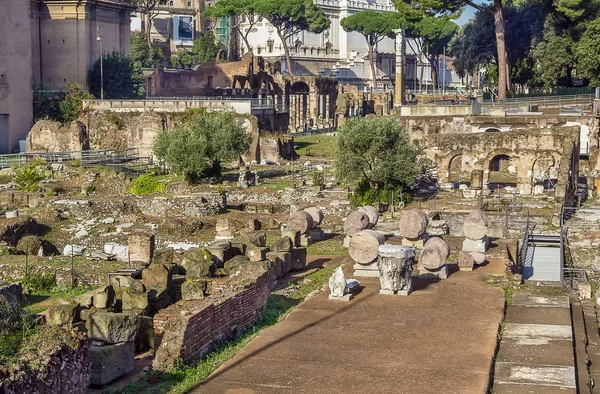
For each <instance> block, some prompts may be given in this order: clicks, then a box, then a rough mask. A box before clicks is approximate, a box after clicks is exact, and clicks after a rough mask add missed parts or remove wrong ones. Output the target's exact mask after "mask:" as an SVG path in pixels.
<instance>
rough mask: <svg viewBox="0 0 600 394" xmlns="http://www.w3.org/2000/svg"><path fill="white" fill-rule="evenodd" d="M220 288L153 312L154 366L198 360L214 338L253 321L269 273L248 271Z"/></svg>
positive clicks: (262, 303)
mask: <svg viewBox="0 0 600 394" xmlns="http://www.w3.org/2000/svg"><path fill="white" fill-rule="evenodd" d="M222 289H223V291H222V293H220V294H214V295H212V296H210V297H207V298H205V299H203V300H196V301H179V302H177V303H176V304H174V305H171V306H170V307H168V308H166V309H163V310H161V311H160V312H159V313H158V314H156V315H155V316H154V346H155V351H156V354H155V358H154V361H153V363H152V366H153V368H154V369H157V370H168V369H170V368H172V367H174V366H175V364H176V362H177V360H178V359H181V360H183V361H184V362H190V361H194V360H198V359H200V358H202V357H203V356H204V355H205V354H206V353H208V352H209V351H210V349H211V347H212V345H213V344H214V343H215V342H216V341H222V340H225V339H227V338H229V337H231V336H232V335H234V334H235V333H236V332H237V331H238V330H240V329H242V328H244V327H247V326H248V325H250V324H252V323H253V322H254V321H256V319H257V318H258V317H259V316H260V313H261V312H262V311H263V309H264V307H265V304H266V302H267V298H268V296H269V292H270V290H269V277H268V273H267V272H262V273H257V274H251V275H249V277H248V279H247V280H244V281H242V282H238V283H237V285H236V286H235V287H231V286H227V284H225V285H224V286H222Z"/></svg>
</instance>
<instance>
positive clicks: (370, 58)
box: [367, 41, 377, 90]
mask: <svg viewBox="0 0 600 394" xmlns="http://www.w3.org/2000/svg"><path fill="white" fill-rule="evenodd" d="M367 43H368V44H369V63H370V64H371V77H372V78H373V90H375V89H377V74H376V73H375V61H374V60H373V45H372V44H371V43H370V42H368V41H367Z"/></svg>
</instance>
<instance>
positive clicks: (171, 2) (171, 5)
mask: <svg viewBox="0 0 600 394" xmlns="http://www.w3.org/2000/svg"><path fill="white" fill-rule="evenodd" d="M174 6H175V5H174V4H173V0H171V1H169V7H171V8H173V7H174Z"/></svg>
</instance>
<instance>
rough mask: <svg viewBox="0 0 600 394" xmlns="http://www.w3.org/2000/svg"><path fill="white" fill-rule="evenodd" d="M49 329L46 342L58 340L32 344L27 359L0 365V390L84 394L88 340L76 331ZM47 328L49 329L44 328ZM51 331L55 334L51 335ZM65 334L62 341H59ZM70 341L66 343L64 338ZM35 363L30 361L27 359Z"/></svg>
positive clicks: (86, 379)
mask: <svg viewBox="0 0 600 394" xmlns="http://www.w3.org/2000/svg"><path fill="white" fill-rule="evenodd" d="M52 330H54V332H49V333H48V335H49V336H48V338H51V339H47V341H48V342H54V343H56V344H58V346H56V347H51V346H50V345H51V344H52V343H51V344H50V345H49V344H46V345H40V344H38V345H40V346H41V347H38V348H36V347H34V348H33V351H32V352H31V353H30V354H29V356H30V357H31V358H30V359H29V360H22V362H21V363H18V364H14V365H12V366H10V367H8V368H4V367H3V368H2V369H0V392H2V393H39V394H52V393H73V394H84V393H87V391H88V385H89V382H90V363H89V362H88V360H87V356H86V354H87V351H88V348H89V346H90V341H89V340H88V338H87V336H86V335H85V334H84V333H83V332H81V331H79V332H76V333H73V334H71V333H70V330H68V329H62V328H60V329H59V328H55V329H52ZM47 331H50V330H47ZM50 335H54V336H53V337H50ZM63 337H64V339H63V340H64V341H65V342H63V343H60V341H61V338H63ZM67 337H68V340H69V342H70V344H67V342H66V340H67ZM33 362H35V365H33V366H32V365H29V364H30V363H31V364H33Z"/></svg>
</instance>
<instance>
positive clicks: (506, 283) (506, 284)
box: [485, 275, 520, 306]
mask: <svg viewBox="0 0 600 394" xmlns="http://www.w3.org/2000/svg"><path fill="white" fill-rule="evenodd" d="M485 283H487V284H488V285H491V286H495V287H499V288H501V289H502V290H504V299H505V300H506V306H508V305H510V304H512V300H513V294H514V293H515V290H516V289H518V288H519V287H520V286H518V285H515V283H514V282H513V281H511V280H510V278H509V277H508V275H503V276H499V275H488V277H487V279H486V280H485Z"/></svg>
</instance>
